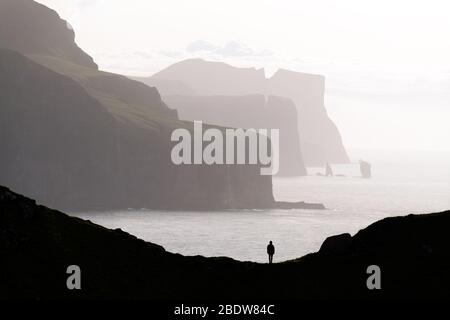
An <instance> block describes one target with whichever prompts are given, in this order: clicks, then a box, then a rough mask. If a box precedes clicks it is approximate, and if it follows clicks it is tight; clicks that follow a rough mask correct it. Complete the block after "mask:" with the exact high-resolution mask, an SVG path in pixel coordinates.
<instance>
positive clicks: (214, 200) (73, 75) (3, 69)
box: [0, 0, 274, 210]
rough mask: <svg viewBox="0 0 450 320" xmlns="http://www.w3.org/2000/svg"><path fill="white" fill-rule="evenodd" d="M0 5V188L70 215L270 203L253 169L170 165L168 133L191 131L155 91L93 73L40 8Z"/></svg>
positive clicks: (266, 184)
mask: <svg viewBox="0 0 450 320" xmlns="http://www.w3.org/2000/svg"><path fill="white" fill-rule="evenodd" d="M15 4H17V5H15ZM1 5H2V7H1V9H2V10H1V11H0V15H1V17H2V19H0V23H1V24H2V25H1V26H2V28H1V30H0V34H1V35H2V36H1V37H0V47H2V48H5V47H6V48H7V47H11V49H13V50H14V51H11V50H3V49H2V50H1V51H0V106H1V108H0V133H1V137H0V149H1V150H2V153H1V156H0V183H2V184H4V185H7V186H9V187H12V188H14V189H15V190H18V191H19V192H21V193H24V194H26V195H28V196H32V197H34V198H35V199H36V200H38V201H39V202H41V203H43V204H46V205H49V206H52V207H55V208H64V209H70V210H76V209H80V210H81V209H118V208H154V209H180V210H189V209H205V210H206V209H227V208H268V207H272V206H273V205H274V199H273V195H272V181H271V177H269V176H260V175H259V168H258V167H257V166H244V167H242V166H218V165H217V166H203V165H192V166H187V165H186V166H175V165H173V164H172V161H171V159H170V154H171V149H172V146H173V143H172V142H171V141H170V135H171V133H172V131H173V129H175V128H181V127H182V128H186V129H188V130H191V131H192V130H193V124H192V123H189V122H184V121H179V120H178V118H177V115H176V111H174V110H171V109H169V108H168V107H167V106H166V105H165V103H164V102H163V101H162V100H161V97H160V95H159V93H158V91H157V90H156V89H155V88H150V87H148V86H146V85H144V84H142V83H139V82H136V81H133V80H130V79H128V78H126V77H123V76H119V75H115V74H111V73H106V72H101V71H99V70H97V68H96V66H95V65H94V64H92V63H89V61H92V59H91V58H90V57H89V56H87V55H86V54H85V53H84V52H83V51H81V50H80V49H79V48H78V47H77V46H76V45H75V43H74V42H73V32H72V31H70V30H68V29H67V28H66V24H65V22H64V21H62V20H60V19H59V18H58V16H57V15H56V13H55V12H53V11H51V10H49V9H47V8H45V7H44V6H41V5H40V4H37V3H35V2H33V1H31V0H20V1H9V0H8V1H3V0H2V2H1ZM9 16H14V19H10V18H8V17H9ZM3 17H5V19H3ZM29 21H33V30H32V31H31V30H29V29H30V28H31V27H30V26H29V24H28V23H29ZM47 28H50V29H51V32H50V30H48V29H47ZM28 37H30V38H33V39H31V40H30V41H29V42H28V41H26V40H27V39H28ZM15 38H17V39H16V42H14V41H13V40H14V39H15ZM47 49H48V50H47ZM16 50H17V51H18V52H20V53H18V52H15V51H16Z"/></svg>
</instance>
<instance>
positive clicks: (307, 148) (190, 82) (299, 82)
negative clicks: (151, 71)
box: [144, 59, 349, 166]
mask: <svg viewBox="0 0 450 320" xmlns="http://www.w3.org/2000/svg"><path fill="white" fill-rule="evenodd" d="M146 81H148V82H150V83H152V84H153V85H155V86H156V87H158V86H159V83H161V86H162V87H164V88H165V91H166V92H170V93H171V94H174V93H176V90H177V87H175V86H173V87H172V88H168V84H170V81H177V82H178V83H183V84H184V87H189V88H190V89H191V90H192V91H193V92H195V93H196V94H198V95H249V94H264V95H275V96H280V97H286V98H289V99H291V100H292V101H293V102H294V103H295V105H296V107H297V110H298V121H299V134H300V145H301V150H302V153H303V158H304V161H305V163H306V165H308V166H312V165H324V164H325V163H326V162H330V163H347V162H349V159H348V156H347V153H346V151H345V149H344V146H343V144H342V139H341V136H340V133H339V131H338V129H337V127H336V125H335V124H334V123H333V122H332V121H331V119H330V118H329V117H328V115H327V112H326V109H325V104H324V94H325V78H324V77H323V76H319V75H310V74H304V73H299V72H293V71H288V70H279V71H278V72H276V73H275V74H274V75H273V76H272V77H271V78H269V79H266V78H265V75H264V70H263V69H254V68H235V67H232V66H230V65H227V64H225V63H219V62H209V61H204V60H202V59H190V60H185V61H182V62H179V63H176V64H174V65H172V66H170V67H168V68H166V69H164V70H162V71H160V72H158V73H156V74H155V75H153V76H152V77H150V78H149V79H148V80H144V82H146ZM178 87H180V85H178ZM178 94H181V95H183V94H185V93H183V92H180V93H178ZM163 96H164V94H163Z"/></svg>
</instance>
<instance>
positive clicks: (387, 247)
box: [0, 187, 450, 301]
mask: <svg viewBox="0 0 450 320" xmlns="http://www.w3.org/2000/svg"><path fill="white" fill-rule="evenodd" d="M449 228H450V211H447V212H442V213H435V214H428V215H410V216H406V217H396V218H388V219H384V220H382V221H379V222H376V223H374V224H373V225H371V226H369V227H367V228H366V229H364V230H361V231H360V232H358V233H357V234H356V235H355V236H353V237H352V236H350V235H348V234H344V235H340V236H336V237H331V238H328V239H327V240H326V241H325V242H324V243H323V245H322V247H321V249H320V251H319V252H317V253H312V254H309V255H307V256H305V257H302V258H300V259H296V260H291V261H286V262H283V263H276V264H273V265H268V264H259V263H253V262H238V261H235V260H233V259H230V258H226V257H217V258H205V257H201V256H195V257H185V256H182V255H179V254H172V253H169V252H166V251H165V250H164V248H162V247H161V246H158V245H156V244H152V243H147V242H144V241H142V240H139V239H137V238H136V237H134V236H132V235H129V234H127V233H125V232H123V231H121V230H108V229H106V228H103V227H100V226H98V225H95V224H93V223H91V222H89V221H84V220H81V219H78V218H72V217H69V216H67V215H65V214H63V213H61V212H58V211H55V210H51V209H48V208H46V207H43V206H38V205H36V203H35V201H33V200H31V199H28V198H25V197H23V196H20V195H18V194H16V193H14V192H12V191H10V190H9V189H7V188H4V187H0V255H1V256H2V262H1V263H0V279H1V283H2V285H1V286H0V298H1V299H8V298H29V299H52V298H53V299H54V298H57V299H77V298H84V299H104V298H111V299H119V298H120V299H127V298H139V299H154V300H164V299H173V300H176V299H189V301H192V300H194V299H203V300H206V301H210V300H217V299H225V300H226V299H233V300H234V301H236V299H272V300H274V299H275V300H280V299H281V300H283V299H288V300H291V301H292V300H297V299H333V298H334V299H350V298H356V299H405V298H426V299H430V298H448V297H449V291H448V288H449V286H450V245H449V244H450V241H449V240H450V235H449V233H448V229H449ZM264 245H265V244H261V246H262V250H263V249H264V247H263V246H264ZM74 264H75V265H77V266H79V267H80V269H81V271H82V272H81V275H82V276H81V288H82V289H81V290H68V288H67V286H66V281H67V278H68V274H67V273H66V270H67V267H68V266H70V265H74ZM371 265H377V266H378V267H379V268H380V270H381V278H380V279H381V280H380V285H381V290H369V289H368V287H367V283H366V282H367V279H368V278H369V276H370V275H369V274H368V273H367V269H368V266H371Z"/></svg>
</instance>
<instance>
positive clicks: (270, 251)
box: [267, 241, 275, 263]
mask: <svg viewBox="0 0 450 320" xmlns="http://www.w3.org/2000/svg"><path fill="white" fill-rule="evenodd" d="M267 254H268V255H269V263H272V261H273V255H274V254H275V247H274V245H273V243H272V241H270V242H269V244H268V246H267Z"/></svg>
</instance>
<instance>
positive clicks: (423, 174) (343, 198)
mask: <svg viewBox="0 0 450 320" xmlns="http://www.w3.org/2000/svg"><path fill="white" fill-rule="evenodd" d="M350 156H351V159H352V161H354V162H355V163H354V164H348V165H335V166H333V169H334V173H335V174H339V175H345V176H343V177H334V178H327V177H321V176H316V173H317V172H323V168H308V171H309V176H307V177H298V178H274V194H275V197H276V199H277V200H288V201H300V200H304V201H307V202H322V203H324V204H325V205H326V206H327V208H328V209H327V210H324V211H315V210H270V211H226V212H161V211H148V210H138V211H135V210H129V211H117V212H108V213H73V215H76V216H79V217H82V218H85V219H90V220H91V221H93V222H95V223H99V224H101V225H103V226H106V227H108V228H121V229H123V230H125V231H127V232H129V233H131V234H134V235H136V236H137V237H139V238H142V239H144V240H147V241H151V242H154V243H157V244H160V245H162V246H164V247H165V248H166V250H168V251H171V252H178V253H181V254H184V255H197V254H200V255H205V256H229V257H232V258H234V259H238V260H251V261H260V262H263V261H266V259H267V257H266V254H265V246H266V244H267V243H268V241H269V240H272V241H273V242H274V244H275V247H276V255H275V261H281V260H287V259H293V258H297V257H300V256H303V255H305V254H307V253H310V252H313V251H317V250H318V249H319V248H320V245H321V244H322V242H323V240H324V239H325V238H326V237H328V236H331V235H335V234H339V233H344V232H349V233H351V234H354V233H356V232H357V231H358V230H360V229H361V228H364V227H366V226H367V225H369V224H371V223H373V222H375V221H377V220H379V219H382V218H384V217H388V216H398V215H406V214H410V213H429V212H437V211H441V210H446V209H448V208H449V207H450V165H449V163H450V154H449V153H445V152H428V153H426V152H421V153H417V152H392V151H390V152H387V151H383V152H381V151H376V152H375V151H372V152H367V151H366V152H363V151H353V152H350ZM361 158H362V159H365V160H368V161H371V163H372V166H373V178H372V179H368V180H365V179H361V178H359V167H358V165H357V164H356V162H357V161H358V160H359V159H361Z"/></svg>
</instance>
